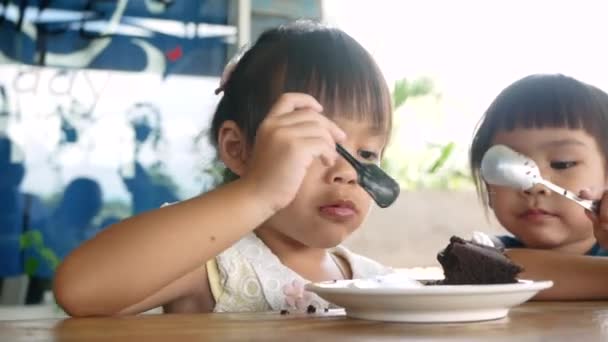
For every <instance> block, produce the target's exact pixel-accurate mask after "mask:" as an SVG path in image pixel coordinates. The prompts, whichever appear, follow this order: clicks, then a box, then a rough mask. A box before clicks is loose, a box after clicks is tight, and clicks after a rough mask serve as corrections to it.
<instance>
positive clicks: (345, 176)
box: [328, 157, 357, 184]
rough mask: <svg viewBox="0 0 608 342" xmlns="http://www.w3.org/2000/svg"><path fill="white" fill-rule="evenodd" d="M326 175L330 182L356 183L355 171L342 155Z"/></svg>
mask: <svg viewBox="0 0 608 342" xmlns="http://www.w3.org/2000/svg"><path fill="white" fill-rule="evenodd" d="M328 176H329V177H328V178H329V181H330V182H332V183H344V184H356V183H357V171H355V169H354V168H353V167H352V165H350V164H349V163H348V162H347V161H346V160H345V159H344V158H342V157H338V159H337V160H336V163H335V164H334V166H333V167H331V168H330V169H329V170H328Z"/></svg>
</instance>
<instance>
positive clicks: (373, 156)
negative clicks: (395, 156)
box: [359, 150, 378, 161]
mask: <svg viewBox="0 0 608 342" xmlns="http://www.w3.org/2000/svg"><path fill="white" fill-rule="evenodd" d="M359 156H360V157H361V158H363V159H365V160H368V161H376V160H378V154H377V153H375V152H372V151H367V150H359Z"/></svg>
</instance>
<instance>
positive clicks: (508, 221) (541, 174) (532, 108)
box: [471, 75, 608, 299]
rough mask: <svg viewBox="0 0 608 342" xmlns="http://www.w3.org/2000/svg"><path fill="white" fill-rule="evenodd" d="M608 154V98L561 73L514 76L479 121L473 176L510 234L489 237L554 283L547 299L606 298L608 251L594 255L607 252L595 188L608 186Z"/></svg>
mask: <svg viewBox="0 0 608 342" xmlns="http://www.w3.org/2000/svg"><path fill="white" fill-rule="evenodd" d="M607 157H608V95H607V94H606V93H604V92H603V91H601V90H599V89H598V88H596V87H593V86H591V85H588V84H584V83H582V82H580V81H578V80H575V79H573V78H570V77H566V76H563V75H532V76H528V77H525V78H523V79H521V80H519V81H517V82H515V83H513V84H512V85H510V86H509V87H507V88H506V89H504V90H503V91H502V92H501V93H500V94H499V95H498V97H497V98H496V99H495V100H494V102H493V103H492V104H491V105H490V107H489V108H488V110H487V111H486V113H485V115H484V117H483V118H482V121H481V123H480V125H479V126H478V128H477V131H476V133H475V136H474V139H473V143H472V146H471V170H472V174H473V176H474V178H475V181H476V184H477V188H478V191H479V193H480V195H481V198H482V200H483V202H484V204H485V205H486V206H487V207H488V208H490V209H492V211H493V212H494V214H495V216H496V218H497V220H498V222H499V223H500V224H501V225H502V226H503V227H504V228H505V229H506V230H507V231H509V232H510V233H511V234H512V235H511V236H499V237H495V238H492V239H485V240H486V241H488V242H489V241H492V242H490V243H493V244H494V245H498V246H503V247H506V248H508V249H509V250H508V252H507V253H508V254H509V256H510V257H511V258H512V259H514V260H515V261H516V262H518V263H519V264H521V265H523V266H524V268H525V269H526V272H525V273H524V274H523V275H522V277H523V278H531V279H551V280H553V281H554V283H555V286H554V287H553V288H552V289H550V290H547V291H543V292H542V293H540V294H539V298H541V299H542V298H545V299H595V298H608V287H607V286H606V285H608V258H595V257H594V256H607V255H608V253H607V252H606V250H604V249H602V247H601V246H600V245H599V244H598V242H597V239H596V237H595V236H594V228H596V229H595V231H596V232H597V231H598V229H599V227H598V225H599V223H597V222H595V221H597V219H595V218H594V216H595V213H592V214H590V211H594V210H598V209H597V208H601V206H599V205H598V204H597V203H596V202H594V201H591V200H590V197H591V196H590V195H589V194H588V192H589V189H604V188H606V186H607V185H608V184H607V180H608V168H607V165H608V164H607V163H608V158H607ZM581 196H586V197H585V198H582V197H581ZM606 209H608V208H606ZM606 209H600V210H599V212H600V217H602V214H601V212H602V211H601V210H606ZM590 218H592V219H590ZM477 236H479V235H477Z"/></svg>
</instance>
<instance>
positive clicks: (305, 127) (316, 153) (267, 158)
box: [241, 93, 346, 212]
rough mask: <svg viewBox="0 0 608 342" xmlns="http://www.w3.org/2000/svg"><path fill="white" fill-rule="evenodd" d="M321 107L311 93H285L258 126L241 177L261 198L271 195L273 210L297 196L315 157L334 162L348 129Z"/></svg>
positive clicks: (325, 161)
mask: <svg viewBox="0 0 608 342" xmlns="http://www.w3.org/2000/svg"><path fill="white" fill-rule="evenodd" d="M322 111H323V107H322V106H321V105H320V104H319V102H317V101H316V100H315V99H314V98H313V97H312V96H310V95H307V94H301V93H286V94H283V95H281V97H279V99H278V100H277V102H275V104H274V105H273V106H272V108H271V109H270V112H269V113H268V116H267V117H266V118H265V119H264V121H262V123H261V125H260V127H259V128H258V131H257V134H256V139H255V143H254V146H253V152H252V155H251V157H250V158H249V160H248V161H247V168H246V170H245V172H244V174H243V175H242V177H241V178H242V180H243V181H244V182H247V184H249V185H250V186H252V188H253V189H255V191H256V193H257V194H258V196H259V197H258V198H260V199H263V200H265V201H267V203H268V204H269V205H270V208H271V210H272V211H273V212H276V211H278V210H280V209H282V208H284V207H286V206H287V205H288V204H289V203H291V201H293V199H294V198H295V196H296V193H297V191H298V189H299V188H300V185H301V184H302V181H303V179H304V176H305V175H306V172H307V170H308V167H309V166H310V165H311V164H312V162H313V161H314V160H315V159H317V158H320V159H321V161H322V162H323V164H325V165H326V166H332V165H333V164H334V162H335V160H336V158H337V157H338V154H337V152H336V143H337V142H340V141H342V140H344V139H345V137H346V135H345V133H344V132H343V131H342V130H341V129H340V128H339V127H338V126H337V125H336V124H335V123H334V122H332V121H331V120H329V119H328V118H327V117H325V116H324V115H323V114H321V112H322Z"/></svg>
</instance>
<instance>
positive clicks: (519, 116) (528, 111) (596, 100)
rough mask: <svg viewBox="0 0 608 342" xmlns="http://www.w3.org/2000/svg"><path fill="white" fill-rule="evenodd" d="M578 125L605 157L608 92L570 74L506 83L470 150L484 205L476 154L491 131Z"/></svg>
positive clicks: (607, 150)
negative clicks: (593, 139)
mask: <svg viewBox="0 0 608 342" xmlns="http://www.w3.org/2000/svg"><path fill="white" fill-rule="evenodd" d="M544 127H551V128H570V129H583V130H584V131H586V132H587V133H589V134H590V135H591V136H592V137H594V138H595V140H596V141H597V143H598V145H599V147H600V149H601V151H602V153H603V154H604V156H608V94H606V93H605V92H603V91H602V90H600V89H598V88H596V87H594V86H592V85H588V84H585V83H583V82H580V81H578V80H576V79H574V78H572V77H568V76H564V75H560V74H550V75H543V74H540V75H530V76H527V77H524V78H522V79H520V80H518V81H516V82H515V83H513V84H511V85H510V86H508V87H507V88H505V89H504V90H503V91H502V92H501V93H500V94H499V95H498V97H496V99H495V100H494V101H493V102H492V103H491V104H490V107H489V108H488V109H487V110H486V112H485V114H484V116H483V117H482V119H481V121H480V123H479V124H478V125H477V128H476V132H475V134H474V137H473V142H472V144H471V149H470V168H471V174H472V176H473V179H474V181H475V186H476V188H477V193H478V194H479V196H480V198H481V200H482V202H483V203H484V205H485V206H486V207H487V205H488V194H487V188H486V184H485V182H484V181H483V180H482V178H481V170H480V168H481V159H482V158H483V155H484V154H485V153H486V151H487V150H488V149H489V148H490V147H491V146H492V144H493V140H494V138H495V137H496V134H497V133H499V132H503V131H512V130H514V129H516V128H544Z"/></svg>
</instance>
